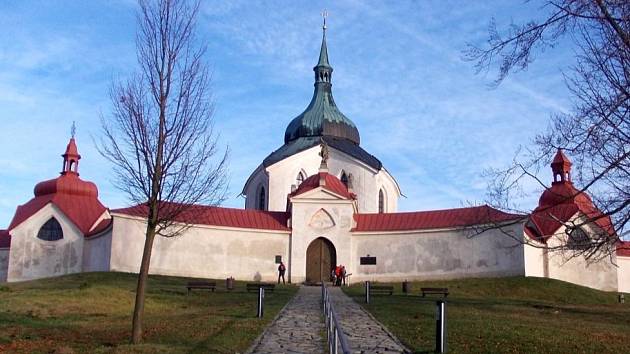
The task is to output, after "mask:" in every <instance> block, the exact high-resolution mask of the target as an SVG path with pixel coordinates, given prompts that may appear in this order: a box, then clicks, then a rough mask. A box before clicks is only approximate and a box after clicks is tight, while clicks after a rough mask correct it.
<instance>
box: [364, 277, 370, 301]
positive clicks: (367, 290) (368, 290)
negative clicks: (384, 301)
mask: <svg viewBox="0 0 630 354" xmlns="http://www.w3.org/2000/svg"><path fill="white" fill-rule="evenodd" d="M365 303H366V304H369V303H370V282H369V281H366V282H365Z"/></svg>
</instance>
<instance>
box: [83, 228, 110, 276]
mask: <svg viewBox="0 0 630 354" xmlns="http://www.w3.org/2000/svg"><path fill="white" fill-rule="evenodd" d="M111 249H112V230H111V229H110V230H107V231H105V232H104V233H102V234H100V235H95V236H92V237H90V238H86V239H85V240H84V241H83V271H84V272H104V271H108V270H109V261H110V257H111V254H112V250H111Z"/></svg>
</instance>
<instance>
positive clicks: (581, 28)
mask: <svg viewBox="0 0 630 354" xmlns="http://www.w3.org/2000/svg"><path fill="white" fill-rule="evenodd" d="M541 11H542V12H544V13H545V14H546V15H545V17H544V19H543V20H542V21H534V20H532V21H529V22H527V23H525V24H522V25H517V24H514V23H513V24H511V25H510V27H509V29H508V30H507V31H506V32H507V33H505V34H504V35H502V34H501V33H500V31H499V30H498V29H497V27H496V24H495V21H494V20H492V21H491V22H490V27H489V37H488V40H487V43H486V44H485V45H483V46H475V45H472V44H470V45H469V46H468V48H467V50H466V51H465V53H464V55H465V58H466V59H468V60H471V61H474V62H476V69H477V71H478V72H480V71H485V70H488V69H490V68H492V67H493V66H494V65H495V64H497V68H498V75H497V78H496V80H495V82H494V84H495V85H500V83H501V82H502V81H503V80H504V79H505V78H506V77H507V76H508V75H509V74H510V73H512V72H516V71H520V70H524V69H526V68H527V67H528V66H529V65H530V64H531V63H532V62H533V61H534V59H535V56H536V55H537V54H539V53H540V52H543V51H545V50H546V49H549V48H552V47H554V46H555V45H557V44H558V43H559V42H560V41H568V42H569V43H571V44H572V45H573V48H574V50H575V52H576V59H577V60H576V63H575V65H573V66H571V67H569V68H567V70H566V72H565V82H566V85H567V87H568V89H569V91H570V93H571V94H572V98H573V107H572V110H571V113H569V114H556V115H553V116H552V117H551V123H550V125H549V128H548V129H547V130H546V131H545V132H543V133H540V134H539V135H538V136H537V137H536V138H535V141H534V142H535V144H534V145H533V147H531V148H525V149H522V150H521V151H520V152H519V153H518V154H517V156H516V157H515V159H514V162H513V164H512V165H511V166H509V167H508V168H506V169H503V170H501V169H499V170H491V171H488V174H487V175H488V176H489V177H490V188H489V197H490V200H489V202H490V203H491V204H493V205H495V206H498V207H500V208H503V209H508V210H518V211H522V210H521V209H520V208H518V206H517V205H516V203H514V202H515V200H517V199H518V198H516V197H517V196H518V194H519V193H522V191H523V189H522V187H523V183H529V181H531V180H535V181H536V183H538V184H540V185H541V186H543V187H545V188H546V187H547V186H546V185H545V183H544V182H543V181H540V180H538V179H537V178H536V177H535V176H536V175H537V173H538V172H539V171H540V169H541V168H543V167H545V166H546V164H547V163H549V162H550V161H551V159H552V157H553V154H555V153H556V150H557V149H558V148H562V149H564V150H565V151H566V152H567V153H568V154H569V155H570V156H571V157H572V159H573V162H574V163H575V166H574V170H575V171H576V173H574V174H573V179H574V181H576V182H577V183H576V184H577V185H578V186H580V189H579V190H576V193H575V195H571V196H566V197H567V198H574V197H576V196H577V195H578V194H580V193H585V192H586V193H588V194H589V195H591V196H592V198H593V202H594V204H595V206H596V207H597V209H599V211H601V212H591V213H586V214H584V215H583V217H582V218H580V219H578V220H577V221H575V220H574V221H573V222H571V223H570V224H569V223H566V221H563V223H565V226H566V232H565V234H564V235H559V236H561V237H563V238H564V240H565V241H566V242H565V243H564V246H559V248H560V249H563V250H568V251H570V252H571V253H572V254H573V255H574V256H577V255H582V256H585V257H586V258H587V259H591V260H599V259H602V258H605V257H607V256H609V255H610V254H612V253H614V251H615V248H616V247H618V246H619V242H618V241H619V240H620V239H622V238H623V237H624V236H625V235H626V234H627V233H628V229H629V225H628V221H629V219H630V117H629V116H628V108H629V104H630V101H629V97H630V92H629V87H630V86H629V83H628V80H629V79H630V2H628V1H627V0H609V1H606V0H557V1H545V2H544V3H543V6H542V7H541ZM528 180H529V181H528ZM542 212H543V213H545V215H547V216H548V217H549V218H550V219H555V220H554V221H556V222H560V220H558V218H557V217H556V216H554V213H553V212H551V210H542ZM607 224H609V225H608V226H609V227H607V226H606V225H607ZM587 225H599V226H602V227H598V228H595V229H596V230H599V231H596V233H598V234H596V235H594V237H589V238H586V239H584V238H583V237H580V236H579V235H577V233H575V232H574V230H578V229H580V228H582V227H585V226H587ZM611 228H612V229H614V230H616V232H615V231H612V232H611Z"/></svg>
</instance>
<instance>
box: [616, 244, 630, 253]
mask: <svg viewBox="0 0 630 354" xmlns="http://www.w3.org/2000/svg"><path fill="white" fill-rule="evenodd" d="M617 256H620V257H630V241H619V243H617Z"/></svg>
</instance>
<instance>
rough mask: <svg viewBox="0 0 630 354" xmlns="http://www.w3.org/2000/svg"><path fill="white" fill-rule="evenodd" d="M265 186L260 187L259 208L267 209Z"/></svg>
mask: <svg viewBox="0 0 630 354" xmlns="http://www.w3.org/2000/svg"><path fill="white" fill-rule="evenodd" d="M265 197H266V195H265V187H262V186H261V187H260V191H259V192H258V210H265Z"/></svg>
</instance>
